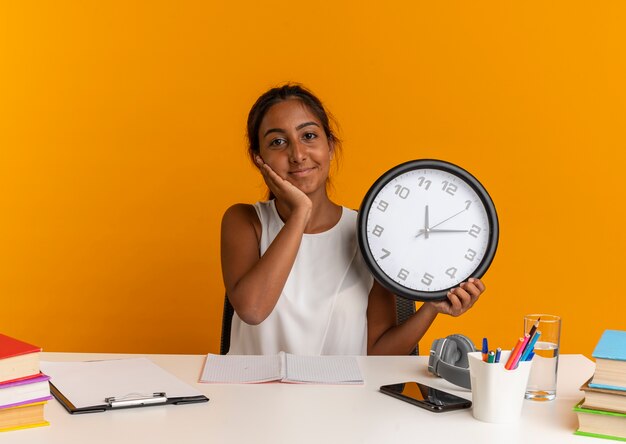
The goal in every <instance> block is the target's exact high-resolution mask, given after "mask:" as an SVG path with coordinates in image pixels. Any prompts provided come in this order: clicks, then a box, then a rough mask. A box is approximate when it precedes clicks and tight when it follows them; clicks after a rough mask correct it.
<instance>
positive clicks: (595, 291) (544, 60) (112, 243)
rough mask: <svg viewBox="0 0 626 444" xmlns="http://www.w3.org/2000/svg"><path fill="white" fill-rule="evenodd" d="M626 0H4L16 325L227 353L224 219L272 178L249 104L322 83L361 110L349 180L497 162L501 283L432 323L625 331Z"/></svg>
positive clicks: (29, 336) (50, 335) (565, 346)
mask: <svg viewBox="0 0 626 444" xmlns="http://www.w3.org/2000/svg"><path fill="white" fill-rule="evenodd" d="M625 22H626V7H625V6H624V4H623V3H622V2H594V3H589V2H582V1H579V2H572V1H559V2H548V3H545V2H522V3H515V4H508V3H506V2H505V4H503V3H502V2H493V3H482V2H481V3H479V4H476V3H474V2H470V3H468V2H445V4H439V3H436V4H422V3H421V2H403V4H402V6H397V5H395V4H394V3H383V4H381V3H380V2H356V1H349V2H330V1H322V2H314V3H310V2H309V3H303V4H298V3H293V2H291V1H275V0H274V1H268V2H260V3H258V2H249V4H246V5H242V4H237V2H233V3H228V2H217V1H212V2H203V1H185V2H169V1H162V2H156V1H143V2H128V1H126V0H125V1H111V2H79V1H76V2H68V1H54V2H52V1H48V2H43V1H41V2H39V1H37V2H28V1H24V2H2V5H1V6H0V211H1V215H0V216H1V217H0V298H1V303H0V304H1V311H0V331H2V332H4V333H6V334H9V335H12V336H16V337H19V338H22V339H24V340H27V341H30V342H33V343H36V344H39V345H41V346H43V347H44V349H45V350H46V351H77V352H78V351H93V352H105V351H107V352H147V353H207V352H213V353H215V352H217V351H218V350H219V336H220V326H221V313H222V302H223V294H224V290H223V285H222V281H221V271H220V263H219V225H220V220H221V216H222V214H223V212H224V210H225V209H226V208H227V207H228V206H230V205H231V204H233V203H235V202H250V203H252V202H255V201H257V200H259V199H261V198H262V197H263V195H264V190H265V187H264V185H263V183H262V181H261V179H260V177H259V175H258V173H257V172H256V171H255V170H254V168H253V167H252V166H251V165H250V164H249V161H248V159H247V157H246V155H245V138H244V136H245V118H246V114H247V112H248V110H249V108H250V106H251V105H252V103H253V102H254V100H255V99H256V97H257V96H258V95H259V94H261V93H262V92H264V91H265V90H266V89H267V88H269V87H271V86H275V85H277V84H280V83H282V82H284V81H298V82H302V83H303V84H305V85H307V86H308V87H310V88H311V89H312V90H313V91H315V92H316V93H317V94H318V95H319V96H320V97H321V98H322V99H323V100H324V101H325V103H326V105H327V106H328V107H329V109H330V110H331V111H332V112H333V113H334V115H335V116H336V117H337V119H338V120H339V122H340V124H341V132H340V136H341V137H342V138H343V139H344V153H343V157H342V162H341V164H340V166H339V169H338V171H337V173H336V174H335V178H334V184H335V191H334V197H335V198H336V199H337V201H339V202H341V203H343V204H345V205H346V206H349V207H353V208H357V207H358V206H359V204H360V201H361V199H362V197H363V196H364V194H365V192H366V191H367V189H368V188H369V186H370V185H371V184H372V183H373V182H374V180H375V179H376V178H377V177H378V176H380V175H381V174H382V173H383V172H384V171H386V170H387V169H389V168H391V167H392V166H394V165H396V164H398V163H401V162H404V161H406V160H409V159H415V158H427V157H434V158H440V159H445V160H448V161H452V162H454V163H457V164H459V165H461V166H463V167H464V168H466V169H468V170H469V171H471V172H472V173H473V174H474V175H476V176H477V177H478V178H479V179H480V180H481V182H482V183H483V184H484V185H485V186H486V188H487V189H488V190H489V192H490V193H491V195H492V197H493V199H494V201H495V203H496V206H497V208H498V212H499V217H500V224H501V238H500V246H499V250H498V253H497V256H496V259H495V261H494V263H493V265H492V268H491V269H490V271H489V272H488V273H487V275H486V276H485V278H484V280H485V282H486V284H487V286H488V290H487V292H486V293H485V294H484V297H483V298H481V300H480V302H479V303H478V304H477V305H476V307H475V308H474V309H472V310H471V311H470V312H469V313H467V314H466V315H464V316H462V317H460V318H450V317H441V318H439V319H438V320H437V321H436V323H435V325H434V326H433V327H432V328H431V330H430V331H429V332H428V334H427V335H426V337H425V338H424V339H423V341H422V344H421V345H422V350H421V352H422V354H425V353H427V352H428V347H429V345H430V343H431V342H432V340H433V339H435V338H437V337H441V336H444V335H447V334H451V333H456V332H462V333H465V334H467V335H469V336H470V337H472V338H473V339H474V341H475V342H476V343H478V342H479V341H480V340H481V338H482V337H483V336H489V338H490V339H491V344H492V345H493V346H496V345H501V346H502V347H503V348H508V347H510V345H512V342H513V341H514V340H515V338H516V337H517V336H519V335H520V333H521V329H522V317H523V315H524V314H526V313H530V312H547V313H554V314H558V315H561V316H562V317H563V330H562V342H561V347H562V351H563V352H565V353H583V354H585V355H587V356H590V355H591V352H592V350H593V347H594V345H595V343H596V341H597V340H598V338H599V337H600V334H601V333H602V331H603V330H604V329H605V328H614V329H622V330H625V329H626V320H625V319H626V318H625V316H624V313H625V311H626V310H625V309H626V303H625V302H624V289H623V287H624V285H623V283H622V281H621V278H622V277H623V274H622V273H623V263H624V251H625V249H626V234H625V233H626V228H624V218H625V215H626V210H625V207H626V205H625V204H626V202H625V200H626V199H625V198H624V193H625V192H626V186H625V185H624V177H623V176H624V174H623V169H624V165H625V160H626V155H625V148H626V144H625V142H626V136H625V130H624V126H625V125H624V120H625V116H626V82H624V79H626V56H625V53H624V48H625V47H626V46H625V44H626V31H625V30H624V29H625V28H624V26H623V24H624V23H625Z"/></svg>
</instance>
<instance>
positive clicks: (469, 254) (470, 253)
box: [463, 248, 476, 262]
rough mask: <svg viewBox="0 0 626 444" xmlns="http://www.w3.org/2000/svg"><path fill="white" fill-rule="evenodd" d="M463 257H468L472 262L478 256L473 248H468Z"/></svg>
mask: <svg viewBox="0 0 626 444" xmlns="http://www.w3.org/2000/svg"><path fill="white" fill-rule="evenodd" d="M463 257H464V258H465V259H467V260H468V261H470V262H472V261H473V260H474V259H475V258H476V252H475V251H474V250H472V249H471V248H468V249H467V253H465V256H463Z"/></svg>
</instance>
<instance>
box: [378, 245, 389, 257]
mask: <svg viewBox="0 0 626 444" xmlns="http://www.w3.org/2000/svg"><path fill="white" fill-rule="evenodd" d="M382 250H383V253H385V254H383V255H382V256H381V257H379V259H385V258H386V257H387V256H389V255H390V254H391V251H387V250H385V249H384V248H383V249H382Z"/></svg>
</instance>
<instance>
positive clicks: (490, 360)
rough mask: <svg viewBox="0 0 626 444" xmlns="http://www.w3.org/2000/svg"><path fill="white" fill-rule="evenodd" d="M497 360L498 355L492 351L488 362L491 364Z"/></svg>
mask: <svg viewBox="0 0 626 444" xmlns="http://www.w3.org/2000/svg"><path fill="white" fill-rule="evenodd" d="M495 360H496V354H495V352H494V351H493V350H491V351H490V352H489V354H488V355H487V362H488V363H490V364H491V363H493V362H495Z"/></svg>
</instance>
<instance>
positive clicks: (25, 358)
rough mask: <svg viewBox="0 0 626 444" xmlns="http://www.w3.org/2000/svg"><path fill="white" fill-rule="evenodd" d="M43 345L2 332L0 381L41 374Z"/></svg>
mask: <svg viewBox="0 0 626 444" xmlns="http://www.w3.org/2000/svg"><path fill="white" fill-rule="evenodd" d="M39 352H41V347H37V346H35V345H32V344H29V343H27V342H23V341H20V340H18V339H15V338H12V337H10V336H7V335H3V334H2V333H0V382H5V381H12V380H14V379H23V378H28V377H30V376H34V375H38V374H39Z"/></svg>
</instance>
